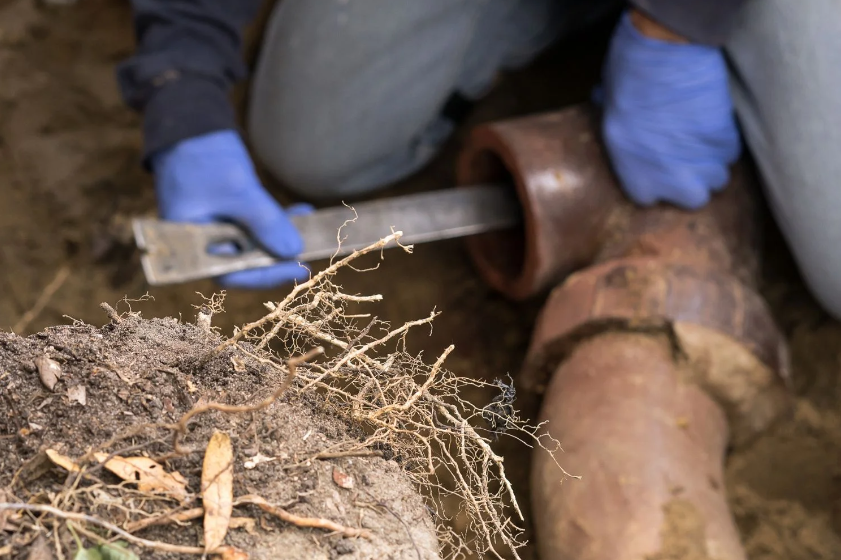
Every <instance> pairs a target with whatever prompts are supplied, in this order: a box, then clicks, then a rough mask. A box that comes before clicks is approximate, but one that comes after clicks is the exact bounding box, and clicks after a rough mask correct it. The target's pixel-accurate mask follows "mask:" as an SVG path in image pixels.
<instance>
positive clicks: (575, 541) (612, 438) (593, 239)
mask: <svg viewBox="0 0 841 560" xmlns="http://www.w3.org/2000/svg"><path fill="white" fill-rule="evenodd" d="M458 182H459V184H464V185H469V184H481V183H486V182H508V183H509V184H511V186H512V188H514V189H515V190H516V192H517V196H518V198H519V201H520V204H521V209H522V212H523V224H524V226H523V227H522V228H521V229H520V230H517V231H506V232H498V233H493V234H483V235H480V236H475V237H472V238H469V239H468V240H467V243H468V248H469V252H470V254H471V258H472V259H473V261H474V263H475V264H476V266H477V268H478V269H479V271H480V274H481V275H482V276H483V278H484V279H485V281H487V282H488V284H490V285H491V286H492V287H493V288H495V289H496V290H498V291H500V292H502V293H503V294H505V295H507V296H508V297H510V298H513V299H517V300H522V299H526V298H529V297H531V296H534V295H536V294H539V293H541V292H542V291H544V290H547V289H550V288H554V289H552V290H551V293H550V294H549V296H548V299H547V301H546V303H545V305H544V308H543V309H542V311H541V313H540V316H539V318H538V321H537V324H536V325H535V329H534V332H533V333H532V340H531V344H530V349H529V351H528V354H527V357H526V360H525V363H524V366H523V370H522V372H521V374H520V379H519V381H518V384H519V385H520V386H521V387H522V388H523V389H525V390H526V391H532V392H534V393H537V394H539V395H541V396H542V404H541V412H540V420H541V421H543V420H547V421H548V424H547V426H548V431H549V433H550V434H551V435H552V436H553V437H555V438H556V439H557V440H558V441H559V442H560V444H561V445H562V446H563V452H561V453H559V454H558V455H557V457H556V458H557V459H558V461H559V462H560V463H561V464H562V466H563V467H564V468H565V469H566V470H567V471H568V472H570V473H572V474H577V475H580V476H581V477H582V478H581V479H580V480H566V481H563V478H562V476H561V475H560V472H559V470H558V467H557V465H556V464H555V463H554V462H553V461H552V459H551V458H550V457H549V455H548V454H547V453H543V452H537V453H535V454H534V456H533V457H532V480H531V487H532V501H533V504H532V506H533V515H532V517H533V521H534V524H535V534H536V541H537V547H538V550H539V552H540V554H541V558H545V559H550V558H551V559H553V560H554V559H559V560H565V559H575V560H626V559H627V560H631V559H633V560H642V559H643V558H648V557H652V558H655V557H657V556H656V555H657V554H658V553H662V554H666V553H667V552H668V550H667V549H668V548H669V547H670V546H673V545H674V542H675V539H678V540H680V538H682V537H680V535H679V534H678V533H680V531H679V528H680V527H681V523H683V525H687V524H688V525H689V526H692V527H696V528H697V530H696V531H695V532H694V533H693V532H692V531H689V533H691V534H693V535H695V538H694V541H693V542H692V543H689V544H686V543H683V544H680V545H679V546H684V547H685V546H689V547H690V548H692V547H693V546H694V547H696V548H697V550H695V552H696V553H698V554H707V555H708V556H709V557H711V558H716V559H719V560H744V559H745V553H744V551H743V549H742V545H741V544H740V539H739V535H738V532H737V530H736V527H735V524H734V521H733V518H732V515H731V513H730V512H729V509H728V506H727V501H726V496H725V493H724V483H723V465H724V460H725V454H726V450H727V448H728V446H729V445H740V444H745V443H747V442H748V441H750V440H751V439H752V438H754V437H755V436H756V435H758V434H759V433H761V432H762V431H764V430H765V429H767V428H768V427H769V426H770V425H771V423H772V422H774V421H776V420H779V419H780V418H781V417H783V416H784V415H786V414H787V413H789V412H790V410H791V399H790V394H789V392H788V390H787V386H786V380H787V379H788V368H789V358H788V350H787V346H786V343H785V340H784V338H783V336H782V334H781V333H780V331H779V330H778V328H777V326H776V324H775V322H774V320H773V318H772V316H771V314H770V312H769V309H768V307H767V305H766V303H765V301H764V300H763V298H762V297H761V296H760V295H759V293H758V292H757V277H758V268H759V264H758V257H757V255H758V212H757V207H756V204H755V189H756V181H755V176H754V174H753V170H752V168H749V166H748V165H747V164H745V163H744V162H740V163H739V164H737V165H736V166H734V167H733V169H732V177H731V181H730V183H729V184H728V185H727V186H726V187H725V188H724V189H723V190H722V192H720V193H718V194H716V195H715V196H714V197H713V199H712V200H711V202H710V203H709V204H708V205H707V206H706V207H705V208H704V209H703V210H701V211H697V212H685V211H681V210H679V209H677V208H674V207H671V206H667V205H659V206H656V207H651V208H645V209H642V208H639V207H636V206H634V205H632V204H630V203H629V202H628V201H627V199H626V197H624V196H623V195H622V193H621V191H620V189H619V188H618V186H617V183H616V180H615V178H614V176H613V174H612V172H611V170H610V166H609V163H608V160H607V158H606V157H605V154H604V152H603V150H602V148H601V142H600V141H599V137H598V127H597V126H596V115H595V113H594V112H593V110H592V109H591V107H590V106H589V105H577V106H573V107H570V108H568V109H565V110H562V111H559V112H554V113H548V114H540V115H535V116H528V117H524V118H517V119H512V120H507V121H501V122H495V123H490V124H487V125H482V126H480V127H477V128H476V129H474V131H473V132H472V134H471V136H470V138H469V140H468V142H467V145H466V148H465V149H464V150H463V152H462V154H461V156H460V159H459V162H458ZM562 481H563V484H562ZM693 523H694V525H693ZM673 529H674V530H673ZM676 535H677V536H676ZM679 537H680V538H679ZM690 552H691V551H690ZM698 557H704V556H698Z"/></svg>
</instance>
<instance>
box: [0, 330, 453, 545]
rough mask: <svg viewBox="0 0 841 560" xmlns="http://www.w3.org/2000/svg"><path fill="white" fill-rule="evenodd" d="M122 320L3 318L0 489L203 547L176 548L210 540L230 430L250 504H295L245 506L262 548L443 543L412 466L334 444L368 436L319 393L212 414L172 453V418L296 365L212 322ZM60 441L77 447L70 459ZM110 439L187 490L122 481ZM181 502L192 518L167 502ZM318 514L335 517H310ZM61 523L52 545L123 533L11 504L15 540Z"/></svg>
mask: <svg viewBox="0 0 841 560" xmlns="http://www.w3.org/2000/svg"><path fill="white" fill-rule="evenodd" d="M117 319H118V321H112V322H111V323H110V324H108V325H106V326H104V327H103V328H95V327H92V326H90V325H86V324H80V323H77V324H75V325H71V326H59V327H53V328H49V329H47V330H45V331H43V332H41V333H38V334H36V335H33V336H30V337H28V338H21V337H18V336H15V335H12V334H6V333H0V418H2V421H0V489H5V491H4V492H5V493H6V494H7V499H5V500H0V502H2V501H6V502H17V503H25V504H29V505H38V506H48V507H52V508H56V509H59V510H61V511H63V512H68V513H70V514H73V513H76V514H79V513H80V512H83V513H84V514H85V515H91V516H95V517H96V518H97V519H100V520H103V521H105V522H107V523H110V524H112V525H116V526H118V527H121V528H123V529H127V528H128V529H134V528H136V527H142V526H143V524H150V525H149V526H148V527H147V528H144V529H134V530H130V533H131V534H132V535H134V536H136V537H137V538H142V539H145V540H146V541H153V544H152V545H151V546H143V545H139V544H138V543H136V542H128V543H127V544H128V545H129V550H132V551H134V552H135V553H136V554H138V555H139V556H141V557H142V558H180V557H191V556H190V555H187V554H182V553H179V552H177V551H173V549H176V548H177V546H181V547H188V548H189V547H199V550H201V548H200V547H202V546H204V542H203V541H204V538H205V537H204V536H203V531H202V516H201V515H197V514H196V512H197V511H198V513H199V514H201V513H202V509H201V504H202V500H200V499H199V493H200V491H201V488H202V468H203V461H204V455H205V449H206V447H207V445H208V442H209V441H210V440H211V437H212V436H213V434H214V433H215V432H217V431H218V432H221V433H223V434H227V435H228V436H230V439H231V440H232V447H233V496H234V499H235V504H236V499H237V498H240V497H242V496H249V495H251V496H254V495H256V496H259V497H260V498H262V499H263V500H265V502H267V503H268V504H272V505H273V506H276V508H275V509H280V510H282V512H284V513H286V514H288V515H289V516H292V517H287V519H286V520H284V519H282V518H281V517H282V514H280V515H278V514H277V512H275V513H274V514H273V513H271V512H267V511H266V510H265V509H261V507H259V506H260V503H259V500H252V501H251V502H250V503H245V504H241V505H235V507H233V513H232V517H233V519H234V520H233V522H231V523H230V529H229V530H228V532H227V537H226V539H225V544H226V545H230V546H232V547H235V548H236V549H238V550H241V551H247V553H248V554H249V555H250V557H251V558H257V559H261V558H265V559H275V558H301V559H304V558H306V559H319V558H325V559H327V558H394V559H400V558H407V559H408V558H412V559H434V558H439V555H438V541H437V537H436V527H435V523H434V522H433V520H432V516H431V514H430V510H429V509H428V508H427V507H426V506H425V505H424V501H423V499H422V498H421V496H420V495H419V494H418V492H417V491H416V489H415V487H414V486H413V485H412V483H411V481H410V479H409V477H408V476H407V475H406V473H405V472H404V470H403V469H402V467H401V466H400V465H399V464H398V462H397V461H396V460H395V458H394V457H389V454H388V453H387V450H385V452H372V451H362V452H359V453H356V454H355V455H356V456H354V454H353V453H346V454H344V455H346V456H342V455H343V454H342V453H338V454H333V455H331V453H330V452H331V450H332V449H335V448H338V447H340V446H341V445H342V444H348V443H349V442H360V441H362V440H361V437H362V436H361V434H360V433H359V430H358V429H356V428H354V427H353V426H351V425H349V424H348V423H346V422H343V421H341V420H339V419H337V418H336V416H335V415H333V414H328V413H326V412H325V407H324V403H323V401H324V398H323V397H321V396H318V395H316V394H310V395H309V396H308V397H307V398H300V397H297V396H296V397H294V398H293V397H291V396H289V395H284V396H282V397H280V398H279V399H278V400H277V401H275V402H273V403H272V404H271V405H270V406H267V407H266V408H264V409H262V410H259V411H254V412H242V413H237V414H230V413H224V412H222V411H219V410H209V411H207V412H204V413H201V414H197V415H195V416H194V417H193V418H192V419H191V420H190V422H189V424H188V427H187V430H186V431H185V433H183V435H181V437H180V441H179V443H178V445H179V446H180V447H183V448H184V449H185V451H186V452H185V453H184V454H183V455H177V454H173V445H172V443H173V442H172V437H171V434H172V433H173V432H172V430H171V429H167V428H166V427H165V426H167V425H169V426H172V425H175V424H177V423H178V421H179V419H181V418H182V417H183V415H185V414H186V413H187V412H188V411H190V410H195V409H196V408H197V407H201V406H202V404H203V403H208V402H211V401H212V402H217V403H227V404H230V405H254V404H256V403H259V402H261V401H263V400H264V399H266V398H267V397H270V396H271V395H272V393H273V392H274V391H277V389H278V387H280V386H282V385H283V383H284V376H283V375H282V374H281V373H280V372H279V370H278V368H276V367H271V366H269V365H267V364H266V363H265V362H263V363H261V361H260V360H259V359H257V357H256V354H253V353H251V352H247V351H244V350H243V349H242V348H245V349H247V348H248V345H243V346H231V347H229V348H226V349H225V350H223V351H222V352H219V353H217V354H213V353H212V350H213V349H214V348H215V347H217V346H218V345H219V344H220V343H221V342H222V338H221V337H220V336H219V335H218V334H217V333H215V332H214V331H212V330H208V329H203V328H201V327H199V326H197V325H193V324H185V323H181V322H179V321H176V320H174V319H156V320H144V319H141V318H140V317H139V316H137V315H133V314H129V315H125V316H123V317H121V318H117ZM208 356H212V357H211V358H209V359H208ZM56 367H57V368H59V370H60V377H58V379H57V381H56V382H55V384H54V385H53V387H52V389H49V388H48V387H47V385H46V384H45V381H44V380H42V379H43V378H44V377H45V375H46V376H49V374H50V370H52V371H53V372H56ZM301 367H305V366H301ZM50 383H51V382H50V381H47V384H50ZM167 432H169V433H170V435H168V434H167ZM48 450H49V453H50V454H51V456H52V457H53V458H55V457H64V458H65V459H70V460H72V461H73V463H72V464H70V465H69V467H70V470H68V468H67V467H68V465H65V468H62V467H61V466H58V465H57V464H56V463H57V462H61V459H58V460H57V461H54V460H51V459H50V456H48V455H47V454H46V452H47V451H48ZM95 452H97V453H104V454H106V455H111V456H117V457H123V458H130V457H149V458H151V459H154V460H156V461H159V463H158V464H159V465H161V466H162V467H163V468H164V469H165V471H166V474H167V475H169V476H170V478H167V479H166V480H168V481H169V482H171V483H172V484H173V485H174V486H175V487H177V486H178V484H177V483H176V482H173V480H174V481H179V480H183V483H185V485H184V488H183V490H184V494H183V496H182V498H183V499H179V493H178V492H176V491H174V490H173V487H172V486H167V484H161V485H155V484H151V485H149V486H148V487H147V488H145V489H144V488H143V487H142V483H143V482H144V481H145V480H146V479H144V478H143V476H144V473H143V472H140V473H139V474H138V473H137V472H135V473H133V474H134V475H135V479H136V480H135V481H132V480H131V478H130V477H128V479H127V480H126V481H122V480H121V478H120V477H118V476H117V475H116V474H114V472H112V470H111V469H106V468H102V465H103V463H102V462H100V461H101V460H103V458H102V456H101V455H100V456H99V459H97V458H96V457H93V456H92V455H93V453H95ZM108 461H110V459H108ZM74 464H75V465H83V464H84V465H85V469H84V471H83V473H79V472H72V471H73V468H74ZM104 464H106V465H108V464H110V463H108V462H107V461H106V462H105V463H104ZM158 476H161V475H160V474H159V475H158ZM182 477H183V479H182ZM155 480H158V479H155ZM138 481H139V482H138ZM135 482H138V483H136V484H135ZM152 482H155V481H154V480H153V481H152ZM161 486H163V489H162V488H161ZM150 488H151V490H150ZM9 497H13V499H8V498H9ZM255 503H256V504H257V505H255ZM196 508H198V510H197V509H196ZM179 513H180V514H181V515H182V516H183V518H184V519H186V520H185V521H178V522H176V521H174V520H172V519H168V520H165V519H164V518H163V517H161V516H163V515H165V514H169V515H176V514H179ZM191 516H192V518H191ZM68 520H69V521H70V523H67V521H68ZM153 521H157V522H158V523H157V524H151V523H152V522H153ZM314 522H317V523H321V524H322V527H306V526H298V525H306V524H313V523H314ZM331 523H332V525H331ZM205 524H207V521H205ZM55 527H58V528H59V530H58V531H57V535H58V536H57V537H56V538H55V539H49V545H47V547H46V550H47V552H49V553H50V554H51V555H53V557H55V554H56V553H55V552H51V551H55V550H58V549H62V550H64V553H65V555H67V556H70V557H72V551H74V550H76V549H77V543H75V542H74V538H75V537H78V538H80V539H81V540H82V541H83V543H84V545H85V546H86V547H88V548H93V547H95V546H96V545H98V544H99V543H98V542H96V541H97V536H96V535H97V534H99V535H101V536H102V537H106V535H107V536H108V537H111V536H114V534H113V533H110V534H109V533H108V532H107V531H104V530H103V529H104V528H103V527H102V526H97V525H96V524H92V523H86V524H83V523H80V522H74V521H73V520H72V519H69V518H68V519H58V518H55V517H53V516H50V515H45V514H44V510H37V509H36V510H35V511H21V510H19V511H8V510H7V511H0V550H3V552H4V553H7V554H11V557H12V558H25V557H27V555H28V554H29V553H30V550H34V548H33V547H34V546H36V545H38V546H40V547H42V549H43V547H44V545H45V544H46V542H45V541H44V540H43V538H44V536H46V535H47V530H52V529H53V528H55ZM82 527H84V529H82ZM74 533H75V535H74ZM354 535H356V536H354ZM359 535H362V536H359ZM155 543H156V544H155ZM162 543H166V545H169V546H165V545H163V544H162ZM171 545H177V546H171ZM36 548H37V547H36ZM168 549H170V550H168ZM228 554H229V558H235V557H236V556H232V554H234V552H233V551H232V550H230V549H228ZM30 557H31V556H30ZM50 557H51V556H50V555H47V556H46V558H50ZM92 557H93V556H91V557H90V558H92ZM223 558H224V556H223Z"/></svg>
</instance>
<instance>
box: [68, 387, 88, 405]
mask: <svg viewBox="0 0 841 560" xmlns="http://www.w3.org/2000/svg"><path fill="white" fill-rule="evenodd" d="M67 398H69V399H70V400H71V401H76V402H77V403H79V404H80V405H82V406H85V405H86V404H88V392H87V390H86V389H85V386H84V385H74V386H73V387H70V388H69V389H67Z"/></svg>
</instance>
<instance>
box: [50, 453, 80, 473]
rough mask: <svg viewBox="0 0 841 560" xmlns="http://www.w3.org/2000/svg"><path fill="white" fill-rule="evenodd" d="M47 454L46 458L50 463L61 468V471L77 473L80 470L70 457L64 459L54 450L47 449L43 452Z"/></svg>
mask: <svg viewBox="0 0 841 560" xmlns="http://www.w3.org/2000/svg"><path fill="white" fill-rule="evenodd" d="M44 453H46V454H47V457H49V458H50V461H52V462H53V463H55V464H56V465H58V466H59V467H61V468H62V469H64V470H66V471H70V472H79V471H80V470H81V468H79V465H77V464H76V463H75V462H74V461H73V459H71V458H70V457H65V456H64V455H62V454H61V453H59V452H58V451H56V450H55V449H47V450H46V451H44Z"/></svg>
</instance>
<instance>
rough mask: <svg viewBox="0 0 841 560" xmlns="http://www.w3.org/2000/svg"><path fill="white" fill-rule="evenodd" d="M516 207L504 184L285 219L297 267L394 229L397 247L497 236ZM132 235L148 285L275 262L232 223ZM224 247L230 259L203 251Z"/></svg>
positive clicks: (162, 227) (138, 222)
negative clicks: (299, 247)
mask: <svg viewBox="0 0 841 560" xmlns="http://www.w3.org/2000/svg"><path fill="white" fill-rule="evenodd" d="M521 219H522V218H521V215H520V207H519V203H518V201H517V199H516V196H515V194H514V192H513V189H511V187H508V186H504V185H472V186H467V187H459V188H451V189H444V190H437V191H431V192H425V193H420V194H413V195H407V196H402V197H394V198H383V199H379V200H373V201H369V202H363V203H360V204H354V205H353V206H336V207H332V208H324V209H321V210H317V211H315V212H313V213H311V214H306V215H302V216H291V217H290V220H291V221H292V223H293V224H294V225H295V227H296V228H297V229H298V231H299V232H300V234H301V238H302V239H303V242H304V250H303V252H302V253H301V254H300V255H298V257H297V259H296V260H297V261H298V262H314V261H319V260H322V259H327V258H331V257H341V256H344V255H348V254H350V253H352V252H353V251H355V250H358V249H362V248H364V247H367V246H369V245H371V244H373V243H376V242H377V241H379V240H380V239H382V238H384V237H386V236H388V235H390V234H391V233H392V232H394V231H401V232H403V235H402V237H401V238H400V243H401V244H407V245H412V244H419V243H428V242H432V241H440V240H444V239H454V238H459V237H466V236H470V235H476V234H478V233H484V232H488V231H495V230H502V229H506V228H510V227H514V226H516V225H518V224H519V223H520V221H521ZM133 229H134V236H135V241H136V243H137V246H138V248H139V249H140V250H141V251H142V255H141V263H142V265H143V271H144V274H145V275H146V279H147V281H148V282H149V284H151V285H153V286H161V285H166V284H177V283H182V282H189V281H192V280H199V279H203V278H212V277H215V276H221V275H223V274H228V273H231V272H238V271H241V270H249V269H253V268H261V267H265V266H270V265H272V264H275V263H277V262H279V261H278V259H276V258H275V257H273V256H272V255H270V254H269V253H267V252H266V251H265V250H263V249H262V248H260V247H259V246H257V245H256V244H255V242H254V240H253V239H251V238H250V237H249V235H248V234H247V232H246V231H244V230H242V229H241V228H239V227H238V226H236V225H234V224H227V223H213V224H189V223H181V222H169V221H162V220H157V219H148V218H137V219H135V220H134V222H133ZM225 242H231V243H234V244H236V246H237V247H238V248H239V249H240V251H239V252H238V253H236V254H233V255H219V254H212V253H209V252H208V250H207V249H208V247H209V246H210V245H213V244H217V243H225Z"/></svg>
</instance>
